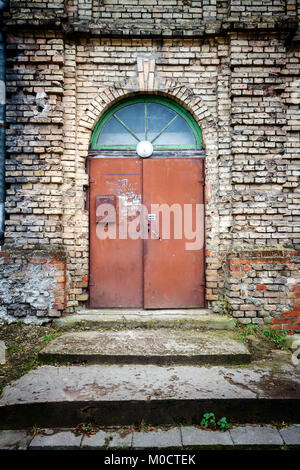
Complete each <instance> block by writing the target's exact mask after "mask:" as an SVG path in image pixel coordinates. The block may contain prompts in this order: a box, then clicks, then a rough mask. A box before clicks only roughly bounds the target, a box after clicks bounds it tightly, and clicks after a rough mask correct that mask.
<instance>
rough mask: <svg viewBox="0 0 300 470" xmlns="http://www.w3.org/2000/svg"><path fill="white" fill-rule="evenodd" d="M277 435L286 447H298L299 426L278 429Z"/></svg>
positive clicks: (299, 437)
mask: <svg viewBox="0 0 300 470" xmlns="http://www.w3.org/2000/svg"><path fill="white" fill-rule="evenodd" d="M279 434H280V435H281V437H282V439H283V440H284V443H285V444H286V445H300V424H293V425H292V426H289V427H288V428H283V429H280V430H279Z"/></svg>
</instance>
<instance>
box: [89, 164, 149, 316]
mask: <svg viewBox="0 0 300 470" xmlns="http://www.w3.org/2000/svg"><path fill="white" fill-rule="evenodd" d="M142 163H143V162H142V160H140V159H131V158H130V159H127V158H126V159H123V158H111V159H109V158H105V159H102V158H99V159H97V158H95V159H91V160H90V168H89V170H90V181H91V184H90V253H91V254H90V305H89V306H90V307H91V308H100V307H111V308H113V307H137V308H139V307H142V306H143V241H142V239H135V240H134V239H131V238H129V237H127V239H122V238H120V236H119V232H120V231H121V237H122V236H123V235H122V233H124V228H120V227H121V225H120V224H121V214H122V210H123V209H124V208H125V209H126V211H127V212H128V221H129V222H130V221H131V220H132V219H134V218H135V217H136V216H137V215H138V212H139V204H140V202H141V198H142ZM113 196H114V197H113ZM101 203H104V204H105V203H106V204H107V203H109V204H112V205H115V207H116V214H117V217H116V220H115V221H114V220H113V219H107V218H106V219H103V217H99V215H98V216H97V219H96V206H99V205H101ZM97 214H98V213H97ZM96 220H97V223H96ZM101 220H110V221H109V222H108V224H106V228H107V229H109V230H111V231H112V232H113V230H114V229H115V230H116V235H117V237H116V239H105V240H103V239H99V236H98V235H97V224H98V234H99V229H101V230H102V226H101ZM127 228H128V224H127ZM125 231H126V227H125Z"/></svg>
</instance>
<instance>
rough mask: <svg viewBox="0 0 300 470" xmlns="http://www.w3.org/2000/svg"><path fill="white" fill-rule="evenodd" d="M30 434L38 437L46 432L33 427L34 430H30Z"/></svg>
mask: <svg viewBox="0 0 300 470" xmlns="http://www.w3.org/2000/svg"><path fill="white" fill-rule="evenodd" d="M28 432H29V434H31V435H32V436H37V435H38V434H42V433H43V432H44V430H43V429H41V428H39V427H38V426H36V425H34V426H32V428H30V429H29V431H28Z"/></svg>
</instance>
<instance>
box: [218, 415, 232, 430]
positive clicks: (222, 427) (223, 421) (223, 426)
mask: <svg viewBox="0 0 300 470" xmlns="http://www.w3.org/2000/svg"><path fill="white" fill-rule="evenodd" d="M217 425H218V426H219V428H220V431H222V432H224V431H228V429H230V428H231V424H230V423H228V422H227V419H226V418H225V416H223V418H221V419H219V421H218V422H217Z"/></svg>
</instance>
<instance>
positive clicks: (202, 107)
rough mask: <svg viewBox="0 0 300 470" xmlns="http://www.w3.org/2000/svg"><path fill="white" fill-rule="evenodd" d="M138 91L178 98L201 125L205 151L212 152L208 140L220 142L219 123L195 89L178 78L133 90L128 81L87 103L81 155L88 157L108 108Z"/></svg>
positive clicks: (81, 122)
mask: <svg viewBox="0 0 300 470" xmlns="http://www.w3.org/2000/svg"><path fill="white" fill-rule="evenodd" d="M162 80H163V79H162ZM139 94H152V95H153V94H155V95H158V94H159V95H160V96H164V97H166V98H169V99H171V100H173V101H176V102H177V103H178V104H180V105H181V106H182V107H183V108H185V109H186V110H187V111H189V112H190V113H191V115H192V116H193V117H194V119H195V121H196V122H197V124H198V125H199V126H200V128H201V130H202V134H203V142H204V146H205V148H206V152H207V151H208V154H209V153H210V151H209V147H210V146H209V142H210V141H213V142H216V141H217V125H216V122H215V119H214V118H213V116H212V115H211V112H210V110H209V109H208V107H207V106H206V104H205V103H204V101H203V100H202V98H201V97H200V96H198V95H195V94H194V92H193V90H192V89H190V88H187V87H185V86H184V85H180V84H179V83H178V82H176V81H173V80H165V83H164V84H163V85H162V84H161V83H160V87H159V89H155V90H154V89H151V90H150V89H138V90H137V89H132V88H131V89H130V88H129V87H128V84H125V83H124V82H123V83H119V84H116V85H115V86H112V87H109V88H106V89H105V90H103V91H102V92H101V93H99V95H97V96H96V97H95V98H93V99H92V100H91V102H90V103H89V104H88V105H87V106H86V108H85V109H84V111H83V112H82V114H81V116H79V121H78V125H77V143H78V144H79V146H80V147H81V149H83V148H85V152H84V153H85V155H83V154H82V152H80V153H81V156H86V157H87V153H88V149H89V143H90V138H91V135H92V131H93V129H94V127H95V125H96V124H97V122H98V121H99V119H100V118H101V116H102V115H103V114H104V113H105V111H106V110H107V109H109V108H110V107H111V106H112V105H114V104H115V103H117V102H118V101H121V100H123V99H125V98H130V97H134V96H137V95H139Z"/></svg>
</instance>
